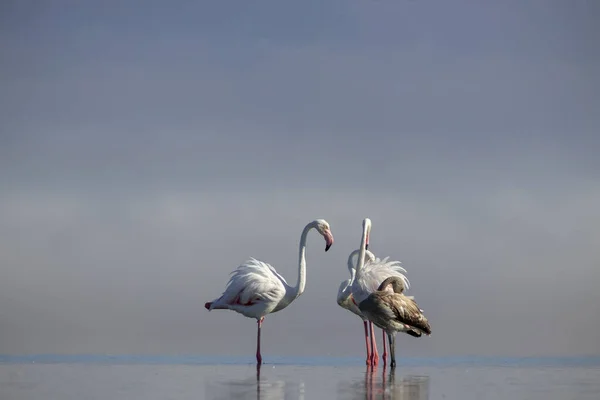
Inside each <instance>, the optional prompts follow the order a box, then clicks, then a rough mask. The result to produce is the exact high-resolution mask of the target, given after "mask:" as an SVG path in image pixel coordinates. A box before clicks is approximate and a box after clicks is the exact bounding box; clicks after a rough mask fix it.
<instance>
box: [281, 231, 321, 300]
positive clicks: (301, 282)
mask: <svg viewBox="0 0 600 400" xmlns="http://www.w3.org/2000/svg"><path fill="white" fill-rule="evenodd" d="M316 226H317V225H316V223H315V222H314V221H313V222H310V223H309V224H307V225H306V226H305V227H304V229H303V230H302V235H301V236H300V248H299V249H298V281H297V283H296V286H294V287H293V288H292V290H290V292H289V293H288V296H287V297H289V301H290V302H292V301H293V300H295V299H297V298H298V297H299V296H300V295H301V294H302V293H304V287H305V285H306V239H307V237H308V232H310V230H311V229H313V228H316Z"/></svg>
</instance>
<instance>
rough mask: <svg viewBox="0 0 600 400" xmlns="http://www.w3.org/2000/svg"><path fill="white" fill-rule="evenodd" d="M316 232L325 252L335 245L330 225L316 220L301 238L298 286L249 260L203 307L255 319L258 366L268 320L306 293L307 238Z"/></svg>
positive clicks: (273, 269) (256, 261)
mask: <svg viewBox="0 0 600 400" xmlns="http://www.w3.org/2000/svg"><path fill="white" fill-rule="evenodd" d="M312 229H316V230H317V232H319V233H320V234H321V235H322V236H323V238H325V251H327V250H329V248H330V247H331V245H332V244H333V235H332V233H331V229H330V227H329V223H328V222H327V221H325V220H324V219H316V220H314V221H312V222H310V223H308V224H307V225H306V226H305V227H304V229H303V230H302V235H301V236H300V252H299V256H298V282H297V284H296V286H294V287H292V286H290V285H288V283H287V282H286V280H285V279H284V278H283V277H282V276H281V275H280V274H279V273H278V272H277V271H276V270H275V268H273V267H272V266H271V265H269V264H267V263H265V262H262V261H259V260H256V259H254V258H250V259H249V260H248V261H246V262H245V263H244V264H242V265H240V266H239V267H237V269H235V270H234V271H233V272H232V276H231V278H230V279H229V282H227V285H226V287H225V291H224V292H223V294H222V295H221V297H219V298H217V299H214V300H213V301H209V302H207V303H206V304H204V307H205V308H206V309H207V310H209V311H210V310H220V309H222V310H233V311H235V312H237V313H240V314H242V315H243V316H245V317H248V318H256V322H257V324H258V332H257V337H256V362H257V365H261V364H262V355H261V354H260V331H261V328H262V323H263V321H264V319H265V316H266V315H267V314H270V313H274V312H277V311H280V310H283V309H284V308H286V307H287V306H289V305H290V303H291V302H292V301H294V300H295V299H297V298H298V297H299V296H300V295H301V294H302V293H303V292H304V286H305V282H306V256H305V253H306V238H307V236H308V232H309V231H310V230H312Z"/></svg>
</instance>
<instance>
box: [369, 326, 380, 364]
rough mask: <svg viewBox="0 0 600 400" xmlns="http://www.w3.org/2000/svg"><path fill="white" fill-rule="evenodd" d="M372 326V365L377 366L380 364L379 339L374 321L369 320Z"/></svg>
mask: <svg viewBox="0 0 600 400" xmlns="http://www.w3.org/2000/svg"><path fill="white" fill-rule="evenodd" d="M369 325H370V326H371V365H373V366H375V365H378V364H379V353H378V352H377V341H376V340H375V328H373V323H372V322H370V321H369Z"/></svg>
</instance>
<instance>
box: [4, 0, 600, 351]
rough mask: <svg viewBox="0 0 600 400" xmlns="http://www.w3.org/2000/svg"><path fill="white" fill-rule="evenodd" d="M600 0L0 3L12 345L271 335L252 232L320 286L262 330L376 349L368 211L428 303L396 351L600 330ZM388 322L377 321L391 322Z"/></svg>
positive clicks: (227, 340) (167, 347)
mask: <svg viewBox="0 0 600 400" xmlns="http://www.w3.org/2000/svg"><path fill="white" fill-rule="evenodd" d="M599 18H600V4H599V3H598V2H597V1H593V0H589V1H584V0H568V1H567V0H564V1H552V0H539V1H534V0H531V1H521V0H518V1H517V0H513V1H508V0H506V1H466V0H461V1H458V0H457V1H451V2H449V1H433V0H415V1H391V0H379V1H374V0H372V1H368V0H343V1H342V0H339V1H323V0H319V1H316V0H314V1H313V0H310V1H308V0H304V1H281V0H277V1H275V0H273V1H258V0H253V1H196V0H194V1H174V2H166V1H155V0H152V1H151V0H144V1H142V0H137V1H124V0H119V1H108V0H106V1H102V2H98V1H83V0H82V1H66V0H65V1H60V0H55V1H46V2H37V1H25V0H23V1H9V2H3V3H2V5H0V49H1V52H2V56H1V57H0V85H1V87H2V90H0V353H150V354H157V353H161V354H231V355H248V356H249V357H250V358H251V357H252V356H253V354H254V350H255V349H254V346H255V340H256V339H255V334H256V322H255V321H254V320H252V319H248V318H245V317H243V316H242V315H239V314H236V313H234V312H231V311H214V312H210V313H209V312H207V311H206V310H205V309H204V307H203V304H204V302H206V301H209V300H212V299H214V298H215V297H218V296H219V295H220V294H221V292H222V290H223V288H224V286H225V283H226V282H227V279H228V274H229V272H230V271H231V270H233V269H234V268H235V267H236V266H237V265H239V264H240V263H241V262H243V261H244V260H246V259H247V258H248V257H250V256H253V257H256V258H259V259H261V260H263V261H266V262H269V263H271V264H272V265H273V266H275V267H276V268H277V269H278V271H279V272H280V273H281V274H282V275H284V276H285V277H286V278H287V279H288V282H291V283H294V284H295V280H296V276H297V275H296V274H297V272H296V268H297V246H298V241H299V236H300V232H301V230H302V228H303V226H304V225H305V224H306V223H308V222H309V221H311V220H313V219H315V218H325V219H327V220H328V221H329V223H330V224H331V228H332V231H333V234H334V236H335V239H336V241H335V244H334V246H333V247H332V248H331V250H330V251H329V252H328V253H325V252H324V251H323V250H324V242H323V240H322V238H321V237H320V236H319V235H318V234H316V233H315V232H313V234H312V235H311V236H310V237H309V241H308V246H309V247H308V250H307V256H308V274H307V285H306V292H305V293H304V295H302V296H301V297H300V298H299V299H297V300H296V301H295V302H294V303H293V304H292V305H291V306H290V307H289V308H287V309H285V310H284V311H281V312H279V313H276V314H273V315H271V316H268V317H267V319H266V321H265V325H264V331H263V341H264V344H263V356H264V357H265V360H268V357H269V355H334V356H342V355H352V356H361V355H363V353H364V348H363V343H364V342H363V340H362V336H361V335H362V332H363V331H362V323H361V321H360V319H359V318H357V317H355V316H354V315H352V314H351V313H350V312H348V311H346V310H343V309H342V308H340V307H339V306H338V305H337V304H336V301H335V298H336V293H337V289H338V286H339V284H340V282H341V281H342V280H344V279H347V278H348V276H349V274H348V271H347V269H346V259H347V256H348V254H349V253H350V251H352V250H354V249H355V248H357V247H358V244H359V240H360V234H361V221H362V219H363V218H364V217H367V216H368V217H370V218H371V219H372V221H373V231H372V236H371V249H372V250H373V251H374V252H375V253H376V254H377V255H378V256H380V257H384V256H391V257H392V258H394V259H398V260H401V261H402V262H403V264H404V266H405V267H406V269H407V270H408V276H409V279H410V280H411V283H412V285H413V287H412V288H411V290H410V292H409V293H410V294H412V295H414V296H416V298H417V300H418V302H419V305H420V306H421V308H423V309H424V310H425V313H426V315H427V316H428V318H429V320H430V322H431V325H432V328H433V335H432V336H431V337H430V338H422V339H414V338H411V337H409V336H407V335H404V336H399V340H398V346H397V351H398V353H399V357H401V356H402V355H409V356H438V355H439V356H442V355H468V354H482V355H517V356H518V355H554V354H556V355H572V354H599V353H600V312H598V307H599V305H600V293H599V292H598V290H597V287H598V282H600V246H599V245H598V243H600V228H599V226H600V206H599V205H600V157H599V156H598V154H599V152H600V133H599V132H600V113H599V110H600V78H599V74H598V71H600V47H599V46H598V37H599V34H600V32H598V29H599V28H598V25H597V22H598V20H599ZM378 338H379V336H378Z"/></svg>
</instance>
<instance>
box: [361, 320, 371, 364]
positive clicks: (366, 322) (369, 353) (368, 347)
mask: <svg viewBox="0 0 600 400" xmlns="http://www.w3.org/2000/svg"><path fill="white" fill-rule="evenodd" d="M363 324H364V325H365V345H366V347H367V361H366V363H367V365H371V346H369V325H368V324H369V322H368V321H363Z"/></svg>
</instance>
